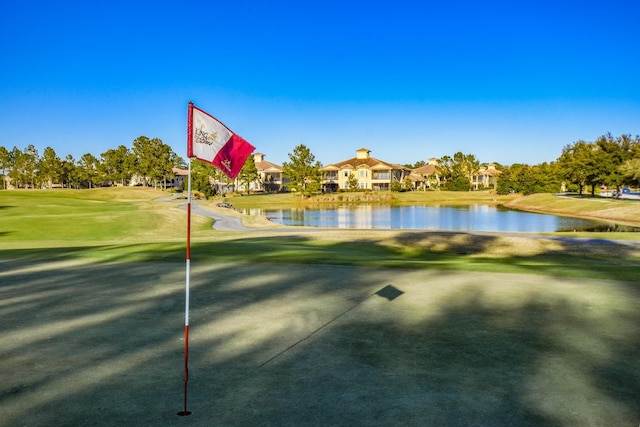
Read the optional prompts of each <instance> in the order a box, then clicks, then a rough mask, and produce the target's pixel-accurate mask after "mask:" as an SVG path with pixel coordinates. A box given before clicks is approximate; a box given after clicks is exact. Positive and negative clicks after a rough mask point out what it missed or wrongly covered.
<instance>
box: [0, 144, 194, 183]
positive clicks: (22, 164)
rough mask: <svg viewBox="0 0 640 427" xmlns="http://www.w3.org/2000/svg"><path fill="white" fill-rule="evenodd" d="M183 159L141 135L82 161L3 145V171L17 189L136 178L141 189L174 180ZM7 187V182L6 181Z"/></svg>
mask: <svg viewBox="0 0 640 427" xmlns="http://www.w3.org/2000/svg"><path fill="white" fill-rule="evenodd" d="M184 164H185V162H184V160H183V159H182V158H180V157H179V156H178V155H176V153H174V152H173V150H172V149H171V147H170V146H168V145H167V144H165V143H163V142H162V140H161V139H160V138H148V137H146V136H140V137H138V138H136V139H135V140H134V141H133V145H132V147H131V148H128V147H126V146H124V145H120V146H119V147H117V148H112V149H108V150H107V151H105V152H104V153H102V154H100V157H96V156H94V155H93V154H91V153H86V154H83V155H82V156H81V157H80V158H79V159H77V160H76V159H74V158H73V156H72V155H70V154H69V155H67V156H66V157H64V158H61V157H59V156H58V154H57V153H56V151H55V150H54V149H53V148H52V147H46V148H45V149H44V151H43V153H42V155H40V154H39V153H38V150H37V149H36V148H35V147H34V146H33V145H29V146H27V147H26V148H25V149H24V150H20V149H19V148H18V147H13V149H12V150H8V149H7V148H6V147H3V146H0V170H2V175H3V178H4V177H5V176H6V177H8V178H9V180H10V182H11V184H13V186H14V187H16V188H45V187H47V188H51V187H62V188H91V187H95V186H100V185H104V184H108V185H113V184H116V183H117V184H120V185H128V184H130V183H131V180H132V179H133V177H138V178H139V184H140V185H142V186H151V185H152V186H154V187H157V186H161V185H163V184H165V183H166V182H167V181H168V180H172V179H173V168H174V167H184ZM3 185H4V186H6V180H5V179H3Z"/></svg>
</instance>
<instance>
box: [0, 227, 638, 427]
mask: <svg viewBox="0 0 640 427" xmlns="http://www.w3.org/2000/svg"><path fill="white" fill-rule="evenodd" d="M231 243H233V242H231ZM228 244H229V242H224V243H220V244H207V245H203V246H200V247H198V249H199V251H200V254H201V255H199V257H201V258H200V259H199V260H198V261H197V262H195V263H194V266H193V274H192V301H191V325H192V327H191V334H192V335H191V338H192V341H191V365H190V368H191V369H190V374H191V375H190V382H189V390H190V396H191V397H190V399H191V400H190V409H192V410H193V411H194V414H193V415H192V416H191V417H190V418H189V424H193V425H202V426H205V425H211V424H212V423H216V424H221V425H354V424H360V425H374V424H377V425H379V424H384V425H403V426H404V425H451V424H462V425H491V426H495V425H550V426H555V425H605V424H606V425H633V423H635V422H637V420H638V416H639V415H640V405H639V403H638V400H637V396H638V395H640V377H639V374H638V373H639V372H640V362H639V360H638V358H637V354H638V352H640V314H639V313H638V311H637V306H638V302H639V301H638V300H639V298H640V295H639V294H638V292H637V286H636V285H635V284H632V283H625V282H613V281H611V282H607V283H605V284H602V285H600V284H597V283H596V282H588V283H587V284H585V285H577V284H576V282H575V281H574V282H561V281H560V282H557V283H556V282H554V283H549V284H548V285H545V283H546V282H547V280H546V279H545V280H542V279H541V280H540V281H539V282H540V284H539V285H538V286H539V288H534V289H532V290H530V289H529V287H528V286H523V285H520V284H519V283H517V282H516V283H505V284H503V285H500V286H498V285H494V286H492V287H487V286H488V285H487V284H488V283H491V279H492V278H493V276H492V275H482V274H481V273H477V274H472V275H464V276H460V275H459V273H457V272H451V271H420V270H418V271H398V270H395V269H372V268H354V267H350V266H340V265H335V264H334V265H332V264H322V265H314V264H300V265H295V264H287V265H286V267H284V266H281V265H269V263H268V262H263V263H255V264H248V263H242V264H238V263H234V264H224V263H219V262H205V261H207V260H209V261H211V260H212V259H222V260H235V259H236V257H240V256H245V257H246V256H248V255H247V252H250V253H251V254H254V255H255V256H256V257H258V258H259V256H258V255H259V254H260V253H261V252H262V251H263V249H264V247H269V245H271V246H274V242H273V241H272V240H271V239H247V240H246V241H243V242H242V243H240V242H236V243H235V244H236V245H237V246H234V245H233V244H232V245H231V246H230V247H229V246H228ZM354 245H355V246H349V245H346V247H342V248H340V250H341V251H343V252H348V251H349V249H354V250H355V249H357V248H358V247H359V245H356V244H354ZM254 246H255V248H254V249H253V250H252V251H249V249H248V248H251V247H254ZM285 246H287V247H288V246H293V247H290V248H289V249H288V250H290V251H292V252H291V253H295V252H297V251H299V250H303V249H305V248H307V246H308V244H307V242H306V239H304V238H297V239H293V240H290V241H288V244H287V245H285ZM369 246H370V247H369V248H368V250H370V251H375V250H380V251H382V249H381V248H375V245H369ZM371 246H373V247H371ZM83 249H86V248H74V250H73V251H67V257H68V258H67V259H74V257H75V256H78V251H82V250H83ZM98 249H100V250H108V248H107V249H105V248H98ZM222 249H226V250H228V251H229V252H222ZM320 249H322V250H320V251H319V253H316V254H315V256H318V257H323V256H326V254H325V252H324V250H326V251H328V252H329V253H331V252H332V250H334V249H335V248H333V247H332V246H331V245H329V246H328V247H326V248H320ZM275 250H277V251H285V248H280V247H279V245H277V244H276V245H275ZM207 251H211V253H210V252H207ZM152 252H153V251H150V253H149V254H148V255H147V256H145V262H140V263H116V264H113V263H105V264H102V263H90V264H89V263H87V264H84V263H78V264H71V265H70V264H68V263H57V262H45V261H34V260H18V261H15V262H12V263H11V265H9V263H8V262H7V261H3V263H2V264H3V265H2V267H3V269H2V272H1V273H0V301H1V304H0V372H1V374H0V375H1V376H2V381H1V382H0V384H1V385H0V419H2V420H3V422H4V423H7V425H12V424H23V425H31V426H40V425H41V426H45V425H47V426H48V425H182V424H183V423H184V419H181V418H179V417H177V416H176V412H177V411H178V410H180V409H181V405H182V355H183V353H182V350H183V345H182V343H181V340H182V332H183V331H182V325H183V310H184V298H183V292H184V289H183V287H184V270H183V269H182V268H181V266H178V265H177V264H176V263H174V262H164V261H163V262H153V260H154V259H155V258H154V254H153V253H152ZM167 252H168V253H173V252H172V251H170V250H169V251H167ZM243 252H244V253H243ZM382 252H384V253H387V252H386V250H385V251H382ZM126 253H128V252H126ZM126 253H125V254H120V256H123V257H126ZM213 253H215V254H216V256H215V257H213V256H211V254H213ZM221 253H222V254H223V255H221ZM369 253H370V252H369ZM225 254H226V255H225ZM392 254H393V253H391V255H392ZM363 256H364V255H363ZM60 259H64V258H60ZM263 261H264V260H263ZM5 267H8V268H5ZM511 280H517V279H511ZM505 291H509V292H511V293H510V294H508V295H503V292H505ZM520 292H522V293H520ZM372 295H376V297H375V298H372ZM285 349H289V350H288V351H285V352H283V350H285ZM265 362H268V363H265ZM181 423H182V424H181Z"/></svg>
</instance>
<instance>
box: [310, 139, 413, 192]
mask: <svg viewBox="0 0 640 427" xmlns="http://www.w3.org/2000/svg"><path fill="white" fill-rule="evenodd" d="M370 153H371V150H369V149H367V148H360V149H358V150H356V157H353V158H351V159H348V160H344V161H342V162H339V163H334V164H331V165H327V166H325V167H323V168H321V169H320V171H321V172H322V174H323V179H322V190H323V191H329V192H331V191H337V190H339V189H342V190H345V189H349V188H351V185H355V186H356V187H357V188H360V189H368V190H374V191H379V190H390V189H391V184H392V183H393V182H398V183H402V182H403V181H404V179H405V178H407V177H408V176H409V173H410V170H409V169H407V168H405V167H404V166H401V165H397V164H393V163H388V162H385V161H382V160H379V159H376V158H375V157H371V156H370Z"/></svg>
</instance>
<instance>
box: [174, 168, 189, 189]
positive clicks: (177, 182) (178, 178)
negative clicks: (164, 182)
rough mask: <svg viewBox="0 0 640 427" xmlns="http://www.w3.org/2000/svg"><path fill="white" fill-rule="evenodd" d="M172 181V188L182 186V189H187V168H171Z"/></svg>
mask: <svg viewBox="0 0 640 427" xmlns="http://www.w3.org/2000/svg"><path fill="white" fill-rule="evenodd" d="M172 171H173V176H174V177H173V181H172V182H171V187H173V188H182V189H184V190H186V189H187V184H186V183H187V178H188V177H189V170H187V169H180V168H173V169H172Z"/></svg>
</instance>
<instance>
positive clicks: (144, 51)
mask: <svg viewBox="0 0 640 427" xmlns="http://www.w3.org/2000/svg"><path fill="white" fill-rule="evenodd" d="M638 16H640V2H638V1H636V0H633V1H630V0H624V1H620V0H608V1H602V0H600V1H589V0H587V1H585V0H580V1H577V0H576V1H563V0H552V1H530V2H526V1H525V2H519V1H490V0H489V1H482V2H480V1H478V2H471V1H455V0H453V1H426V0H422V1H405V0H396V1H385V2H382V1H375V0H370V1H366V2H365V1H348V0H341V1H334V0H328V1H322V2H319V1H318V2H312V1H295V2H294V1H280V2H277V1H259V0H253V1H248V0H234V1H197V2H185V1H161V0H159V1H153V2H141V1H135V0H130V1H126V2H125V1H119V0H115V1H53V0H52V1H46V2H45V1H37V0H36V1H23V2H22V1H21V2H19V1H6V2H3V3H2V6H0V145H3V146H5V147H7V148H8V149H11V148H13V146H17V147H19V148H20V149H24V148H25V147H26V146H27V145H28V144H34V145H35V146H36V148H38V150H39V151H40V154H42V151H43V150H44V148H45V147H47V146H52V147H53V148H55V149H56V152H57V153H58V155H59V156H60V157H64V156H66V155H67V154H72V155H73V156H74V157H75V158H76V159H78V158H79V157H80V156H81V155H82V154H84V153H87V152H89V153H92V154H94V155H96V156H98V155H100V154H101V153H103V152H104V151H106V150H107V149H109V148H115V147H117V146H119V145H125V146H128V147H131V144H132V141H133V140H134V139H135V138H136V137H138V136H140V135H145V136H148V137H158V138H161V139H162V140H163V141H164V142H165V143H166V144H168V145H170V146H171V147H172V148H173V149H174V151H175V152H176V153H177V154H178V155H180V156H182V157H184V156H185V155H186V147H185V145H186V142H185V138H186V137H185V134H186V112H187V102H188V101H189V100H192V101H193V102H194V103H195V104H196V105H197V106H199V107H200V108H202V109H204V110H206V111H208V112H209V113H210V114H212V115H214V116H216V117H217V118H218V119H220V120H221V121H223V122H224V123H225V124H226V125H227V126H229V127H230V128H231V129H232V130H234V131H235V132H236V133H238V134H239V135H241V136H243V137H244V138H245V139H247V140H248V141H250V142H251V143H252V144H253V145H255V146H256V148H257V150H258V151H260V152H262V153H264V154H266V156H267V157H266V158H267V160H270V161H272V162H275V163H280V164H281V163H282V162H284V161H287V160H288V153H291V152H292V151H293V148H294V147H295V146H297V145H299V144H305V145H306V146H307V147H309V148H310V149H311V152H312V153H313V154H314V155H315V156H316V159H317V160H319V161H321V162H322V163H324V164H329V163H335V162H338V161H341V160H344V159H347V158H350V157H353V156H354V155H355V150H356V149H358V148H361V147H366V148H369V149H370V150H371V155H372V156H375V157H377V158H380V159H383V160H386V161H389V162H394V163H414V162H416V161H418V160H427V159H429V158H431V157H441V156H443V155H453V154H454V153H455V152H456V151H462V152H463V153H465V154H475V155H476V157H477V158H478V160H480V161H481V162H493V161H496V162H499V163H502V164H507V165H508V164H513V163H529V164H537V163H541V162H545V161H554V160H556V159H557V157H558V156H559V155H560V153H561V152H562V148H563V147H564V146H565V145H567V144H571V143H573V142H575V141H577V140H580V139H583V140H587V141H593V140H595V139H596V138H597V137H598V136H600V135H603V134H605V133H607V132H611V133H612V134H613V135H614V136H619V135H621V134H632V135H637V134H640V31H639V30H638V27H637V23H638Z"/></svg>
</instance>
